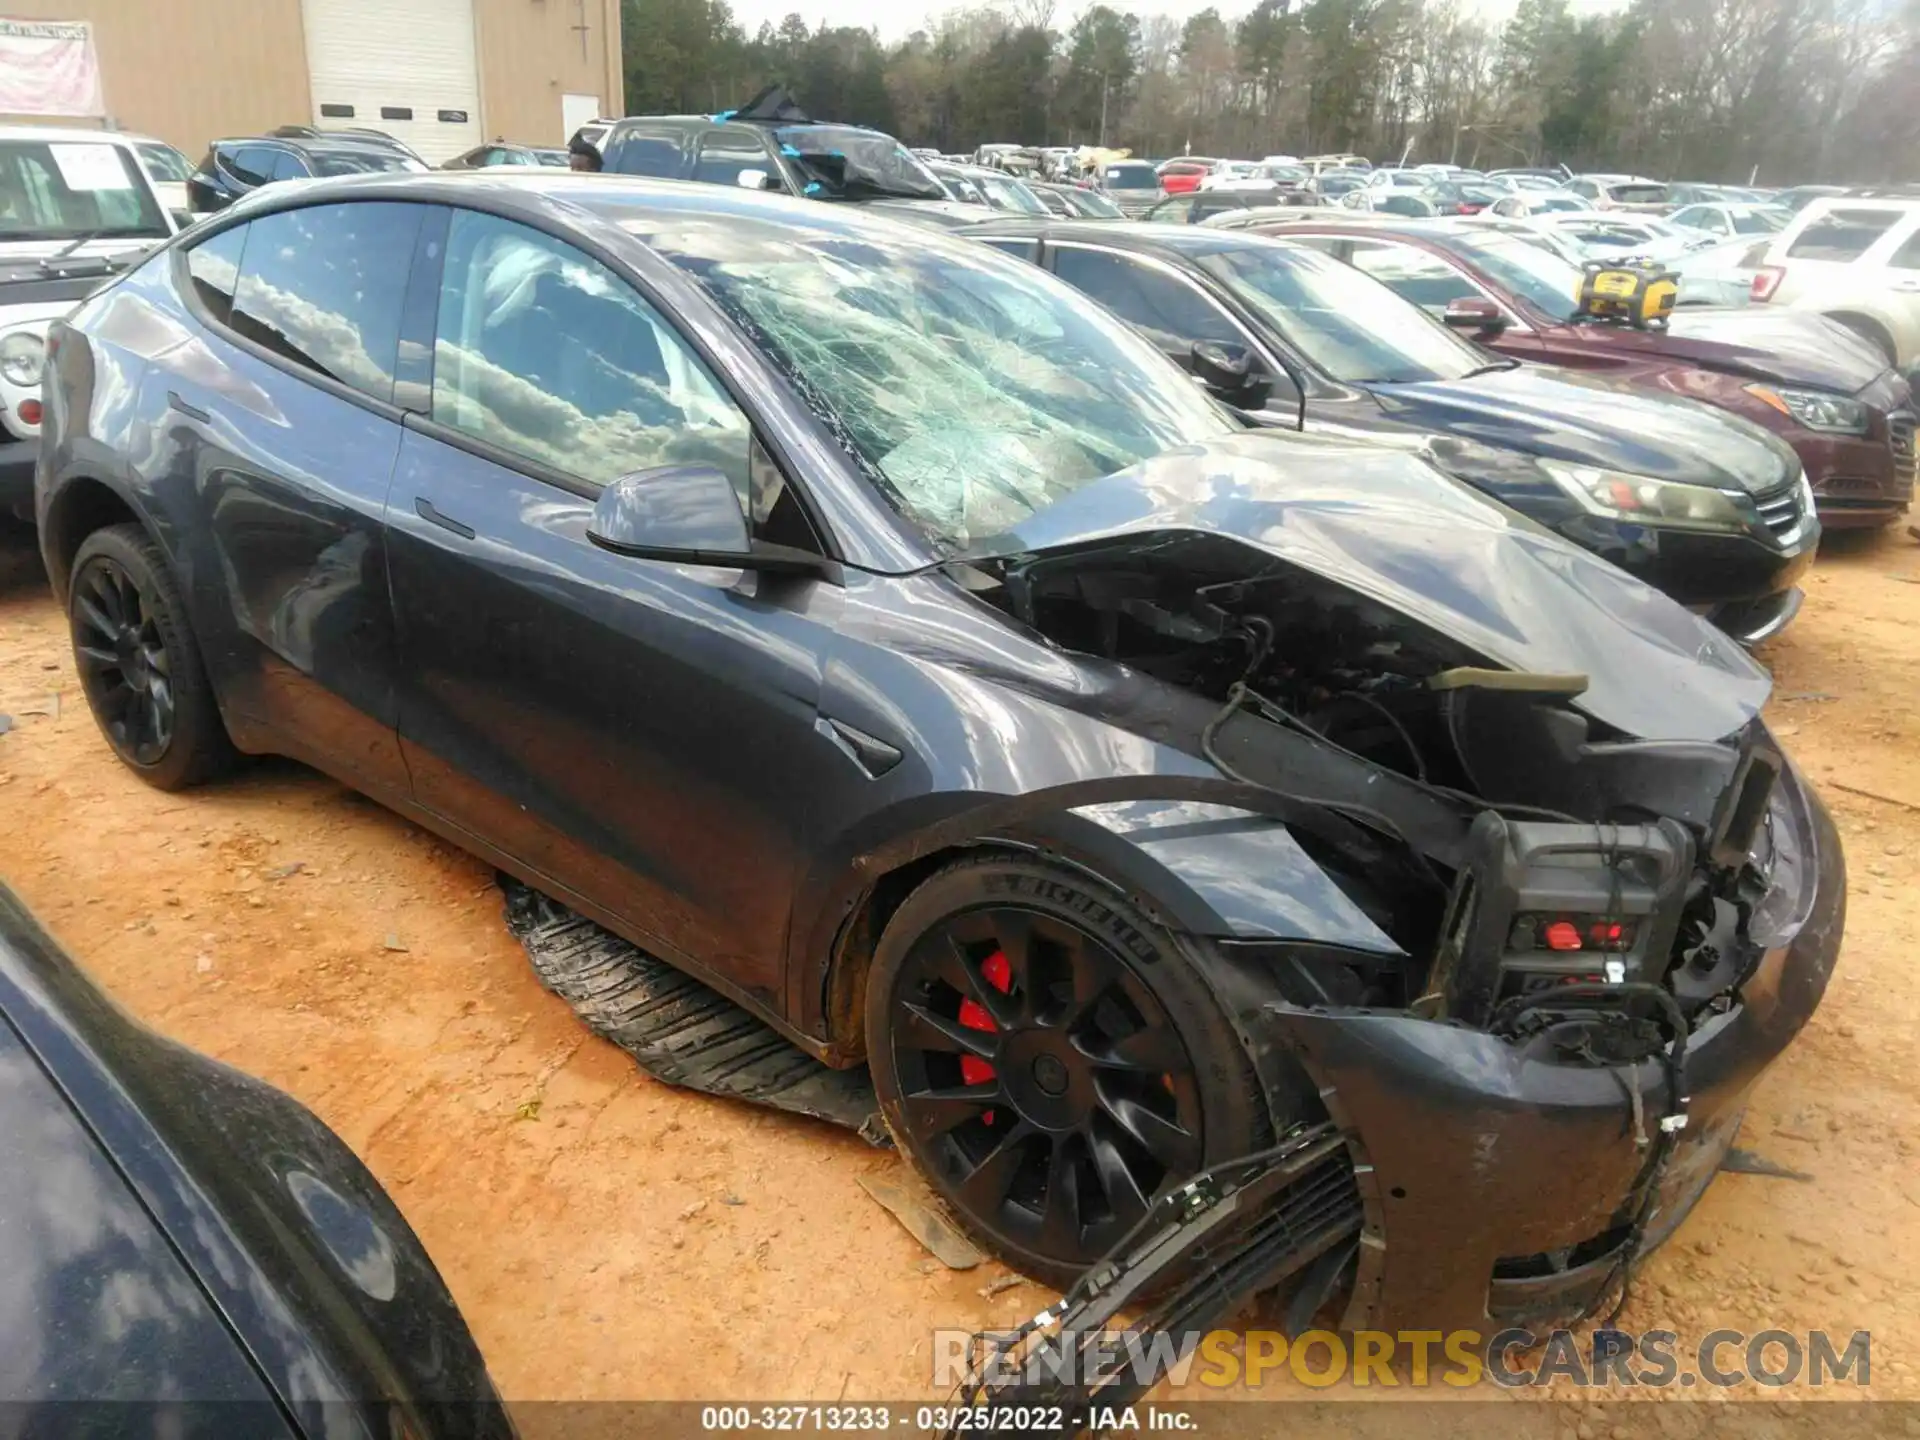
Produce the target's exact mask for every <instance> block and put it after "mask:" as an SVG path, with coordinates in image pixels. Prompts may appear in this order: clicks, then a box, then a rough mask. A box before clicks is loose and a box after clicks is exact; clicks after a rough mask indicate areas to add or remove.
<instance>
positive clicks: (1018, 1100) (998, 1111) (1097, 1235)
mask: <svg viewBox="0 0 1920 1440" xmlns="http://www.w3.org/2000/svg"><path fill="white" fill-rule="evenodd" d="M1001 863H1002V864H1003V865H1004V866H1006V867H1007V868H1010V869H1014V870H1016V871H1017V870H1021V869H1025V870H1029V871H1032V870H1040V871H1043V872H1044V871H1045V870H1046V869H1048V868H1050V867H1044V866H1041V865H1038V864H1036V863H1035V862H1030V861H1025V862H1023V861H1005V862H1001ZM983 872H985V873H987V874H989V875H990V874H991V873H992V867H991V866H990V865H989V866H984V867H983V866H982V865H980V864H979V863H978V862H963V863H962V865H961V866H959V867H956V868H955V869H950V870H949V871H945V872H942V874H941V875H940V876H937V877H936V878H935V880H934V881H933V882H929V885H928V887H925V888H933V887H934V886H937V885H938V884H939V883H940V882H941V881H944V880H946V879H947V877H949V876H954V877H956V879H958V880H961V881H964V880H966V879H969V878H972V879H978V878H980V877H981V875H982V873H983ZM1081 883H1082V886H1083V887H1085V882H1084V880H1082V882H1081ZM947 888H948V889H952V888H954V886H953V885H952V884H951V883H949V885H948V886H947ZM1083 893H1084V890H1083ZM920 898H921V897H920V895H919V894H918V893H916V895H915V896H914V897H913V898H911V899H910V900H909V901H908V903H907V905H905V906H903V907H902V912H901V914H899V915H896V917H895V919H896V923H897V922H899V921H900V920H901V919H902V918H903V916H904V917H905V918H906V919H907V921H908V923H909V924H912V925H913V927H914V933H913V935H912V938H911V939H910V940H909V941H907V942H906V943H905V944H903V945H900V946H899V947H898V948H897V949H895V948H894V947H893V944H892V942H895V941H896V940H898V939H900V938H903V937H900V936H898V935H897V933H896V927H895V925H890V926H889V928H888V932H887V935H886V937H884V938H883V941H882V947H881V948H882V952H883V953H882V954H881V956H880V957H879V958H878V960H877V962H876V970H877V975H876V979H881V980H883V982H884V988H885V992H886V993H885V996H884V1016H880V1015H876V1013H875V1004H876V1002H877V1001H879V1000H880V999H881V997H879V996H877V995H876V994H875V993H874V992H873V991H872V990H870V991H869V1026H868V1034H869V1042H868V1043H869V1059H870V1061H872V1062H873V1069H874V1074H875V1082H876V1087H877V1089H878V1091H879V1093H880V1097H881V1101H882V1105H883V1108H884V1110H885V1112H886V1115H887V1119H888V1122H889V1124H890V1125H891V1126H892V1127H893V1129H894V1133H895V1138H896V1139H897V1140H898V1141H899V1142H900V1143H901V1145H902V1147H903V1148H904V1149H905V1150H906V1151H907V1152H908V1153H909V1154H910V1155H911V1156H912V1157H913V1158H914V1160H915V1161H916V1162H917V1163H918V1164H919V1165H920V1167H921V1169H922V1170H923V1171H924V1172H925V1173H926V1174H927V1175H928V1177H929V1179H930V1180H931V1182H932V1183H933V1185H934V1187H935V1188H936V1190H938V1191H939V1192H940V1193H941V1194H942V1196H943V1197H944V1198H945V1199H946V1201H947V1202H948V1204H949V1205H950V1206H951V1207H952V1208H953V1210H954V1211H955V1212H956V1213H957V1215H958V1217H959V1218H960V1219H961V1220H962V1222H963V1223H964V1224H965V1226H966V1228H967V1229H968V1230H969V1231H971V1232H972V1233H973V1234H975V1235H976V1236H977V1237H979V1238H981V1239H982V1240H984V1241H985V1242H986V1243H987V1244H988V1245H989V1247H990V1248H992V1249H994V1250H996V1251H997V1252H999V1253H1000V1254H1001V1255H1002V1257H1003V1258H1006V1259H1008V1261H1009V1262H1010V1263H1013V1264H1016V1265H1018V1266H1020V1267H1022V1268H1024V1269H1028V1270H1030V1271H1032V1272H1033V1273H1036V1274H1040V1275H1043V1276H1051V1277H1056V1278H1057V1277H1061V1276H1070V1275H1072V1274H1076V1273H1078V1272H1079V1271H1080V1270H1082V1269H1084V1268H1085V1267H1086V1266H1087V1265H1089V1264H1091V1263H1092V1262H1093V1261H1094V1260H1097V1259H1098V1258H1099V1257H1100V1256H1101V1255H1103V1254H1104V1253H1106V1252H1107V1251H1108V1250H1109V1249H1111V1248H1112V1246H1113V1245H1114V1244H1115V1243H1117V1242H1118V1241H1119V1240H1120V1239H1121V1238H1123V1237H1124V1236H1125V1234H1126V1233H1127V1231H1128V1230H1129V1229H1131V1228H1132V1226H1133V1225H1134V1223H1135V1222H1136V1221H1138V1220H1139V1218H1140V1217H1141V1215H1142V1214H1143V1213H1144V1212H1145V1210H1146V1208H1147V1205H1148V1203H1149V1201H1151V1200H1152V1198H1153V1197H1154V1196H1155V1195H1156V1194H1158V1193H1160V1192H1161V1191H1163V1190H1165V1189H1167V1188H1168V1187H1170V1186H1171V1185H1173V1184H1177V1183H1178V1182H1179V1181H1181V1180H1183V1179H1185V1178H1186V1177H1187V1176H1188V1175H1191V1174H1192V1173H1193V1172H1194V1171H1196V1170H1199V1169H1201V1168H1203V1167H1204V1166H1205V1165H1207V1164H1209V1163H1213V1161H1214V1160H1215V1159H1216V1158H1224V1156H1223V1155H1222V1154H1221V1153H1220V1152H1221V1151H1222V1149H1224V1151H1225V1154H1243V1153H1245V1152H1246V1151H1247V1150H1249V1149H1251V1148H1253V1146H1254V1144H1255V1143H1256V1135H1257V1133H1258V1132H1257V1124H1256V1121H1255V1119H1254V1116H1256V1115H1263V1114H1264V1111H1263V1110H1262V1109H1261V1106H1260V1101H1259V1098H1258V1094H1257V1087H1256V1086H1255V1085H1254V1084H1253V1083H1252V1079H1251V1076H1250V1074H1248V1073H1246V1071H1245V1070H1244V1069H1243V1068H1242V1067H1243V1061H1242V1060H1241V1057H1240V1052H1239V1047H1238V1045H1237V1043H1236V1042H1235V1040H1234V1038H1233V1037H1232V1035H1231V1033H1230V1032H1227V1033H1225V1034H1224V1035H1222V1034H1219V1033H1217V1032H1216V1031H1215V1030H1214V1025H1210V1024H1207V1023H1206V1021H1205V1019H1204V1018H1200V1017H1197V1016H1196V1015H1195V1013H1194V1007H1195V1005H1196V1004H1200V1005H1204V1006H1205V1007H1206V1008H1207V1009H1208V1010H1210V1011H1212V1019H1213V1021H1214V1024H1217V1025H1219V1028H1220V1030H1222V1031H1224V1029H1225V1027H1224V1023H1223V1022H1220V1021H1219V1018H1218V1012H1217V1010H1212V1006H1211V1002H1210V1000H1207V999H1205V998H1203V997H1202V996H1201V995H1200V994H1198V993H1195V992H1198V991H1199V986H1200V982H1199V981H1198V980H1197V978H1195V977H1194V976H1193V975H1192V974H1191V971H1190V970H1187V969H1184V968H1180V969H1179V970H1178V976H1179V978H1178V979H1177V980H1176V979H1175V972H1176V967H1184V965H1185V964H1186V961H1185V957H1184V956H1181V955H1178V954H1174V953H1169V954H1167V955H1166V956H1165V957H1164V963H1162V964H1161V965H1159V966H1157V967H1149V966H1148V965H1145V964H1143V963H1141V962H1140V961H1139V960H1135V959H1130V958H1128V955H1129V954H1134V955H1137V954H1139V953H1140V948H1141V944H1142V943H1148V944H1150V943H1151V941H1148V940H1147V937H1146V935H1145V934H1144V933H1143V932H1141V931H1139V930H1135V929H1134V928H1133V927H1132V926H1131V925H1129V924H1126V923H1125V922H1124V921H1123V920H1122V917H1121V916H1120V915H1118V914H1117V913H1116V912H1115V911H1113V910H1107V909H1105V908H1104V907H1103V908H1102V909H1101V910H1100V911H1099V912H1098V913H1099V914H1100V915H1102V916H1105V917H1106V918H1107V919H1108V920H1109V921H1110V922H1114V923H1120V924H1122V927H1123V929H1124V930H1125V931H1126V932H1127V934H1126V935H1122V934H1118V933H1109V934H1104V935H1103V934H1101V933H1097V931H1098V930H1099V929H1101V928H1104V927H1101V926H1100V925H1099V924H1098V923H1097V922H1095V923H1092V924H1090V923H1087V921H1086V920H1085V919H1082V918H1080V917H1077V916H1075V915H1074V914H1073V913H1072V910H1071V904H1070V903H1069V905H1068V906H1066V907H1063V906H1062V905H1061V904H1059V903H1058V899H1057V895H1050V896H1049V898H1053V899H1054V900H1055V902H1056V903H1051V904H1049V903H1043V902H1042V901H1040V900H1033V901H1027V902H1023V901H1022V899H1021V898H1020V897H1019V896H1017V895H1011V896H1010V895H1002V896H1000V897H998V898H995V899H987V898H986V897H979V898H978V899H976V902H975V903H973V904H970V905H965V906H964V907H961V908H949V909H946V910H945V911H944V913H941V914H938V915H936V916H933V917H930V923H926V924H924V925H921V924H918V923H916V922H917V919H918V917H917V916H913V915H908V914H907V913H906V912H908V911H909V910H910V909H913V908H914V907H915V902H916V901H918V900H919V899H920ZM1113 900H1114V902H1115V903H1116V906H1117V905H1118V904H1119V903H1122V902H1119V897H1118V896H1115V897H1113ZM982 902H984V903H982ZM1063 908H1065V909H1066V911H1067V913H1061V912H1062V909H1063ZM1128 935H1130V936H1131V938H1132V941H1133V943H1128ZM1168 949H1169V950H1170V951H1171V949H1172V947H1171V946H1168ZM1123 951H1125V952H1127V953H1124V954H1123ZM1150 969H1152V970H1153V971H1154V981H1155V982H1158V983H1157V984H1156V983H1150V982H1149V979H1148V978H1147V976H1148V973H1149V970H1150ZM1169 981H1173V983H1174V987H1175V993H1167V992H1168V988H1169V987H1168V982H1169ZM1187 986H1191V987H1194V990H1193V992H1189V991H1188V990H1187V989H1186V987H1187ZM1176 1011H1179V1012H1181V1013H1180V1014H1179V1015H1177V1014H1176ZM1182 1018H1184V1019H1185V1024H1184V1025H1183V1024H1182V1023H1181V1022H1182ZM876 1019H883V1020H884V1029H885V1032H886V1033H885V1035H884V1038H883V1037H881V1036H879V1035H877V1034H876V1033H875V1024H874V1021H875V1020H876ZM1196 1033H1197V1034H1198V1035H1199V1036H1200V1037H1202V1043H1203V1044H1204V1045H1205V1046H1206V1047H1207V1048H1208V1049H1209V1050H1215V1049H1217V1050H1218V1051H1219V1053H1217V1054H1213V1055H1209V1056H1208V1057H1207V1058H1208V1060H1209V1063H1208V1064H1207V1065H1204V1066H1202V1065H1197V1064H1196V1063H1195V1056H1194V1048H1193V1041H1192V1040H1190V1038H1189V1036H1192V1035H1195V1034H1196ZM877 1045H884V1050H885V1053H884V1054H875V1053H873V1052H874V1051H875V1049H876V1046H877ZM1223 1057H1230V1059H1229V1061H1228V1063H1227V1064H1225V1065H1224V1066H1223V1065H1221V1064H1220V1063H1219V1061H1220V1060H1221V1059H1222V1058H1223ZM1222 1082H1224V1083H1222ZM1223 1092H1224V1093H1223ZM1210 1141H1217V1142H1219V1143H1216V1144H1210Z"/></svg>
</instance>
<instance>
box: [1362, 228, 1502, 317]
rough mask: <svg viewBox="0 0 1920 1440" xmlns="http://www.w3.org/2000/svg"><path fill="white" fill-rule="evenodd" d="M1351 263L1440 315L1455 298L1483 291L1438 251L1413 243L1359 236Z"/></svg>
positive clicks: (1403, 297) (1422, 306)
mask: <svg viewBox="0 0 1920 1440" xmlns="http://www.w3.org/2000/svg"><path fill="white" fill-rule="evenodd" d="M1351 263H1352V265H1353V267H1354V269H1356V270H1360V271H1363V272H1365V273H1366V274H1368V275H1371V276H1373V278H1374V279H1376V280H1378V281H1380V282H1381V283H1382V284H1383V285H1385V286H1386V287H1387V288H1388V289H1390V290H1392V291H1393V292H1394V293H1395V294H1397V295H1399V296H1400V297H1401V298H1402V299H1406V300H1411V301H1412V302H1413V303H1414V304H1416V305H1418V306H1419V307H1420V308H1421V309H1423V310H1428V311H1431V312H1433V313H1434V314H1436V315H1437V314H1439V313H1441V312H1442V311H1444V310H1445V309H1446V308H1447V306H1448V305H1449V304H1450V303H1451V302H1453V301H1455V300H1464V299H1466V298H1467V297H1468V296H1470V295H1479V294H1480V293H1481V292H1480V288H1479V287H1478V286H1477V285H1475V284H1474V283H1473V282H1472V281H1471V280H1469V279H1468V278H1467V277H1466V276H1465V275H1462V274H1461V273H1460V272H1459V271H1458V270H1456V269H1454V268H1453V266H1451V265H1449V264H1448V263H1447V262H1446V261H1445V260H1443V259H1441V258H1440V257H1439V256H1438V255H1435V254H1433V253H1432V252H1431V251H1427V250H1420V249H1416V248H1415V247H1414V246H1412V245H1395V244H1391V243H1388V242H1385V241H1380V240H1356V241H1354V242H1353V255H1352V259H1351Z"/></svg>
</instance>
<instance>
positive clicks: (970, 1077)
mask: <svg viewBox="0 0 1920 1440" xmlns="http://www.w3.org/2000/svg"><path fill="white" fill-rule="evenodd" d="M980 973H981V974H982V975H984V976H986V977H987V983H988V984H989V985H991V986H993V988H994V989H996V990H998V991H999V992H1000V993H1001V994H1002V995H1005V994H1006V993H1007V992H1008V991H1009V990H1011V989H1012V988H1013V969H1012V967H1011V966H1009V965H1008V964H1007V957H1006V954H1005V952H1004V951H1000V950H996V951H994V952H993V954H991V955H989V956H988V957H987V958H986V961H985V963H983V964H982V965H981V966H980ZM960 1023H961V1024H962V1025H964V1026H966V1027H967V1028H968V1029H969V1030H998V1029H999V1028H1000V1027H999V1026H998V1025H996V1024H994V1023H993V1016H991V1015H989V1014H988V1013H987V1007H986V1006H984V1005H982V1004H981V1003H980V1002H979V1001H978V1000H972V999H963V1000H962V1001H961V1002H960ZM993 1077H994V1069H993V1065H992V1063H991V1062H990V1061H986V1060H982V1059H981V1058H980V1057H979V1056H978V1055H962V1056H961V1057H960V1079H961V1080H962V1081H964V1082H965V1083H966V1084H968V1085H984V1084H986V1083H987V1082H988V1081H989V1080H991V1079H993ZM980 1119H981V1120H982V1121H983V1122H984V1123H986V1124H988V1125H991V1124H993V1111H991V1110H989V1111H987V1112H986V1113H984V1114H983V1115H981V1117H980Z"/></svg>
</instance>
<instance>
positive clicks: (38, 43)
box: [0, 18, 106, 116]
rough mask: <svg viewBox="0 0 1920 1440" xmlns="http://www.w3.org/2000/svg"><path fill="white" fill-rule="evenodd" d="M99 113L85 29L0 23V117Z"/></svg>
mask: <svg viewBox="0 0 1920 1440" xmlns="http://www.w3.org/2000/svg"><path fill="white" fill-rule="evenodd" d="M105 113H106V107H105V105H104V104H103V103H102V101H101V97H100V62H99V61H98V60H97V59H96V58H95V57H94V53H93V27H92V26H91V25H89V24H88V23H87V22H86V21H84V20H8V19H4V18H0V115H67V116H99V115H104V114H105Z"/></svg>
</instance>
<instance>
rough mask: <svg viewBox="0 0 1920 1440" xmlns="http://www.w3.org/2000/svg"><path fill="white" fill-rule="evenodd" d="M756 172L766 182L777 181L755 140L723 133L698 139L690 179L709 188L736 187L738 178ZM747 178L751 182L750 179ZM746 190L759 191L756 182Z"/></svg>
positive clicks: (763, 148) (776, 173) (775, 170)
mask: <svg viewBox="0 0 1920 1440" xmlns="http://www.w3.org/2000/svg"><path fill="white" fill-rule="evenodd" d="M756 170H757V171H759V172H760V174H761V175H763V176H766V177H767V178H769V179H774V178H778V176H779V174H780V172H779V170H778V168H777V167H776V166H775V165H774V162H773V157H772V156H771V155H769V154H768V153H767V147H766V146H765V145H764V144H762V143H761V142H760V139H759V137H757V136H754V135H730V134H728V133H727V132H726V131H724V130H714V131H710V132H709V133H707V134H706V135H703V136H701V137H700V154H699V157H698V158H697V159H696V160H695V161H694V162H693V178H694V179H696V180H700V181H704V182H705V183H707V184H709V185H739V184H741V183H742V182H741V178H740V177H741V176H743V175H748V172H750V171H756ZM748 178H749V180H750V181H752V180H753V177H752V176H750V175H749V176H748ZM750 188H753V189H758V188H760V182H758V181H753V183H752V184H751V185H750ZM781 188H782V189H784V188H786V187H785V186H782V187H781Z"/></svg>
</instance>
